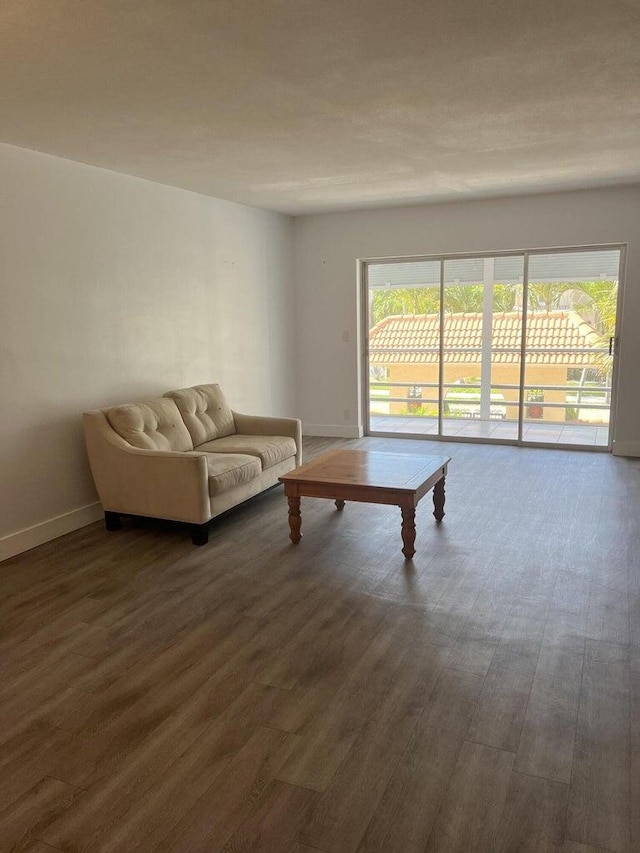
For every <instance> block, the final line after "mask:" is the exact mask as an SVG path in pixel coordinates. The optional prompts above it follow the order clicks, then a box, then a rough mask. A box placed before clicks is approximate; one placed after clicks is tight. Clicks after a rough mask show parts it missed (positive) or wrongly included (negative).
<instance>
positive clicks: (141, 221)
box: [0, 145, 295, 559]
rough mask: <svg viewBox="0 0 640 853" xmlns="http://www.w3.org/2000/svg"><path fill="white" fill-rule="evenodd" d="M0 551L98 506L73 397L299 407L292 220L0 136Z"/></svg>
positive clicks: (90, 401) (93, 403) (70, 524)
mask: <svg viewBox="0 0 640 853" xmlns="http://www.w3.org/2000/svg"><path fill="white" fill-rule="evenodd" d="M0 187H2V190H1V193H2V194H1V195H0V400H1V401H2V402H1V407H2V408H1V414H0V559H2V558H4V557H7V556H10V555H11V554H13V553H17V552H19V551H20V550H24V549H25V548H28V547H32V546H33V545H35V544H38V543H39V542H41V541H45V540H46V539H48V538H52V537H53V536H55V535H59V534H60V533H63V532H66V531H67V530H71V529H73V528H74V527H77V526H80V525H82V524H84V523H87V522H88V521H91V520H93V519H94V518H97V517H99V512H100V511H99V507H98V506H97V505H96V504H95V501H96V500H97V498H96V494H95V491H94V488H93V484H92V481H91V477H90V473H89V468H88V465H87V461H86V458H85V452H84V442H83V436H82V429H81V417H80V416H81V412H82V411H83V410H85V409H87V408H92V407H100V406H105V405H109V404H112V403H117V402H123V401H128V400H137V399H143V398H145V397H148V396H156V395H160V394H162V393H163V392H164V391H167V390H169V389H170V388H178V387H184V386H187V385H193V384H196V383H199V382H211V381H219V382H220V383H221V384H222V386H223V387H224V389H225V390H226V392H227V394H228V397H229V401H230V403H231V405H232V406H234V407H235V408H237V409H239V410H241V411H247V412H259V413H263V414H284V415H290V414H294V412H295V406H294V381H293V373H292V364H293V354H294V352H293V331H292V326H293V276H292V272H293V267H292V257H293V246H292V241H293V222H292V220H291V219H290V218H288V217H285V216H281V215H279V214H276V213H270V212H267V211H261V210H257V209H254V208H248V207H243V206H241V205H236V204H231V203H228V202H223V201H219V200H217V199H211V198H207V197H205V196H199V195H196V194H193V193H188V192H184V191H182V190H177V189H173V188H170V187H165V186H159V185H157V184H153V183H150V182H148V181H143V180H138V179H136V178H130V177H126V176H123V175H119V174H115V173H113V172H108V171H105V170H101V169H96V168H93V167H89V166H83V165H80V164H77V163H73V162H70V161H67V160H61V159H58V158H54V157H49V156H46V155H42V154H37V153H34V152H30V151H24V150H21V149H18V148H13V147H10V146H5V145H0Z"/></svg>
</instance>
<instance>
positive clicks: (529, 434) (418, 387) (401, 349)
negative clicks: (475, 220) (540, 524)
mask: <svg viewBox="0 0 640 853" xmlns="http://www.w3.org/2000/svg"><path fill="white" fill-rule="evenodd" d="M620 264H621V247H605V248H595V247H594V248H592V249H591V248H590V249H581V250H579V251H578V250H575V251H572V250H554V251H538V250H536V251H534V250H532V251H527V252H518V253H513V254H492V255H479V256H475V257H472V256H457V257H451V256H447V257H445V256H442V257H438V258H425V259H418V260H413V259H412V260H398V261H395V260H394V261H389V262H386V261H385V262H367V263H366V264H365V276H364V278H365V290H366V300H365V301H366V304H367V306H368V316H367V323H366V336H367V344H368V346H367V359H366V365H365V369H366V375H367V380H368V385H367V387H368V399H367V407H366V409H367V410H366V417H367V419H368V432H369V433H370V434H384V435H396V434H401V435H405V436H406V435H415V436H431V437H434V438H446V439H471V440H474V439H477V440H488V441H503V442H510V443H511V442H518V443H527V444H529V443H531V444H549V443H552V444H561V445H565V446H566V445H570V446H581V447H587V446H591V447H602V448H607V447H608V446H609V443H610V421H611V417H610V413H611V404H612V393H613V357H614V352H615V340H616V331H615V326H616V306H617V294H618V283H619V270H620Z"/></svg>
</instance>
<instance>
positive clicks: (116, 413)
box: [83, 385, 302, 545]
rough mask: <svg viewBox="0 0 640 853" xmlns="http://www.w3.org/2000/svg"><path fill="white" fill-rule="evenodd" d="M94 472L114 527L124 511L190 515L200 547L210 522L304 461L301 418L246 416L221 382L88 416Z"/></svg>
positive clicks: (177, 517) (176, 516)
mask: <svg viewBox="0 0 640 853" xmlns="http://www.w3.org/2000/svg"><path fill="white" fill-rule="evenodd" d="M83 419H84V428H85V437H86V442H87V451H88V455H89V463H90V465H91V471H92V473H93V478H94V481H95V484H96V488H97V490H98V495H99V497H100V501H101V503H102V506H103V509H104V513H105V522H106V526H107V529H108V530H116V529H118V528H119V526H120V517H121V516H122V515H133V516H144V517H151V518H163V519H171V520H173V521H183V522H187V523H188V524H190V525H191V532H192V539H193V542H194V544H195V545H204V544H206V542H207V541H208V522H209V521H211V519H212V518H214V517H215V516H217V515H220V513H223V512H225V511H226V510H228V509H230V508H231V507H234V506H236V505H237V504H239V503H241V502H242V501H245V500H247V499H248V498H250V497H253V495H256V494H258V492H261V491H263V490H264V489H268V488H270V487H271V486H274V485H276V484H277V482H278V478H279V477H281V476H282V475H283V474H286V473H287V472H288V471H291V470H292V469H293V468H295V467H297V466H298V465H300V464H301V462H302V428H301V423H300V421H299V420H297V419H295V418H272V417H256V416H253V415H242V414H240V413H238V412H234V411H233V410H232V409H230V408H229V406H228V404H227V401H226V400H225V397H224V394H223V392H222V391H221V389H220V386H219V385H196V386H194V387H193V388H183V389H181V390H178V391H168V392H167V393H166V394H165V395H164V397H159V398H156V399H153V400H146V401H144V402H141V403H127V404H124V405H120V406H113V407H112V408H108V409H95V410H93V411H90V412H85V413H84V415H83Z"/></svg>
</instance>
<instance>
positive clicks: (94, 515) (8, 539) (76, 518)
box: [0, 501, 103, 561]
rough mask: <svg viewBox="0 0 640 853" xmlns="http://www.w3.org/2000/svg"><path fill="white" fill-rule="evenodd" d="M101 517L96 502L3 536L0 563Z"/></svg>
mask: <svg viewBox="0 0 640 853" xmlns="http://www.w3.org/2000/svg"><path fill="white" fill-rule="evenodd" d="M102 516H103V513H102V505H101V504H100V503H99V502H98V501H96V503H93V504H87V506H81V507H80V508H79V509H73V510H71V512H65V513H63V515H57V516H56V517H55V518H50V519H48V520H47V521H42V522H40V524H34V525H33V527H26V528H25V529H24V530H18V531H16V533H10V534H9V535H8V536H3V537H1V538H0V561H2V560H8V559H9V557H15V556H16V554H22V552H23V551H29V550H31V548H35V547H36V546H37V545H42V544H43V543H44V542H49V541H50V540H51V539H57V538H58V536H64V534H65V533H71V531H72V530H78V529H79V528H80V527H85V526H86V525H87V524H92V523H93V522H94V521H98V520H99V519H101V518H102Z"/></svg>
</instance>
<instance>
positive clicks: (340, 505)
mask: <svg viewBox="0 0 640 853" xmlns="http://www.w3.org/2000/svg"><path fill="white" fill-rule="evenodd" d="M336 509H339V510H341V509H344V501H341V500H340V499H339V498H338V500H337V501H336Z"/></svg>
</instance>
